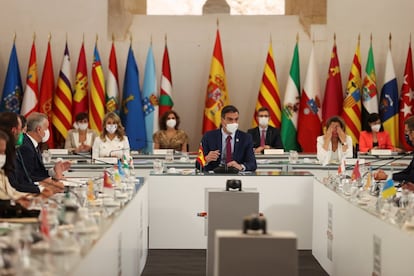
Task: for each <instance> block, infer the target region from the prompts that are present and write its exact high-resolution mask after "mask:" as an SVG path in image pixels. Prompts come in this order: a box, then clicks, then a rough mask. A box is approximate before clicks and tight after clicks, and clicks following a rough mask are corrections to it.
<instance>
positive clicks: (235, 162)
mask: <svg viewBox="0 0 414 276" xmlns="http://www.w3.org/2000/svg"><path fill="white" fill-rule="evenodd" d="M238 122H239V111H238V110H237V108H236V107H235V106H232V105H227V106H225V107H223V109H222V110H221V127H220V128H219V129H216V130H211V131H208V132H206V133H205V134H204V136H203V138H202V139H201V146H202V148H203V152H204V158H205V161H206V165H205V167H204V169H205V170H206V171H211V170H214V169H215V168H217V167H219V166H226V167H227V168H234V169H236V170H238V171H255V170H256V169H257V163H256V157H255V155H254V149H253V141H252V136H251V135H249V134H247V133H245V132H243V131H240V130H238V127H239V124H238Z"/></svg>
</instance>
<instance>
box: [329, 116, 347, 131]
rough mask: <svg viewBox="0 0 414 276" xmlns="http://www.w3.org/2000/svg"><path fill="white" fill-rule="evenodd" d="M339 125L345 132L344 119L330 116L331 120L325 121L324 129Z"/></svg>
mask: <svg viewBox="0 0 414 276" xmlns="http://www.w3.org/2000/svg"><path fill="white" fill-rule="evenodd" d="M334 122H335V123H339V125H340V126H341V128H342V130H343V131H345V122H344V119H342V118H341V117H339V116H332V117H331V118H329V119H328V120H327V121H326V128H328V127H329V126H330V125H331V124H332V123H334Z"/></svg>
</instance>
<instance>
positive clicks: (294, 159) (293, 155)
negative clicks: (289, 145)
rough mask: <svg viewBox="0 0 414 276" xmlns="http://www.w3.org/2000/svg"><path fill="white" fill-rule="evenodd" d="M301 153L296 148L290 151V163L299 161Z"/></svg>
mask: <svg viewBox="0 0 414 276" xmlns="http://www.w3.org/2000/svg"><path fill="white" fill-rule="evenodd" d="M298 159H299V155H298V152H297V151H296V150H290V151H289V163H291V164H296V163H297V162H298Z"/></svg>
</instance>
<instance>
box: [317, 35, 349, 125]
mask: <svg viewBox="0 0 414 276" xmlns="http://www.w3.org/2000/svg"><path fill="white" fill-rule="evenodd" d="M343 101H344V94H343V91H342V78H341V69H340V66H339V58H338V52H337V49H336V38H334V45H333V48H332V53H331V62H330V64H329V70H328V78H327V80H326V86H325V96H324V98H323V104H322V125H325V123H326V121H327V120H328V119H329V118H330V117H332V116H335V115H340V114H341V112H342V103H343Z"/></svg>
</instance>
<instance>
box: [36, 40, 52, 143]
mask: <svg viewBox="0 0 414 276" xmlns="http://www.w3.org/2000/svg"><path fill="white" fill-rule="evenodd" d="M50 40H51V36H49V41H48V43H47V52H46V58H45V63H44V65H43V73H42V81H41V83H40V94H39V95H40V96H39V112H40V113H44V114H46V115H47V117H48V119H49V132H50V138H49V140H48V141H47V145H48V147H49V148H54V146H55V140H54V135H53V128H52V123H51V122H52V107H53V94H54V91H55V75H54V73H53V60H52V51H51V49H50Z"/></svg>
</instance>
